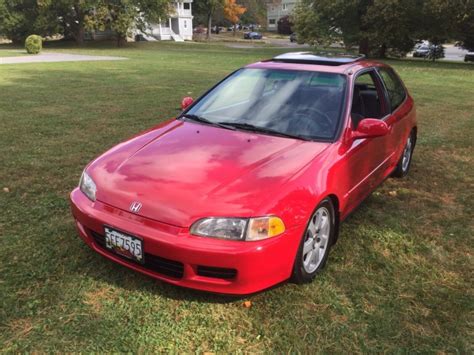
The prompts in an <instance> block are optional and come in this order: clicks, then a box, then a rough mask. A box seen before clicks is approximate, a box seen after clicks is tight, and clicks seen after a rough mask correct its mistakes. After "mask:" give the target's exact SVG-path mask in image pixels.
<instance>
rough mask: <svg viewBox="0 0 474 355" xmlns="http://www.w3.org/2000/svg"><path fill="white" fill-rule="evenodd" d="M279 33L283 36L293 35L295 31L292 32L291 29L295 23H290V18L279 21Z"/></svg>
mask: <svg viewBox="0 0 474 355" xmlns="http://www.w3.org/2000/svg"><path fill="white" fill-rule="evenodd" d="M277 25H278V33H279V34H282V35H291V34H292V33H293V31H292V30H291V27H292V26H293V23H291V21H290V16H283V17H282V18H280V19H279V20H278V23H277Z"/></svg>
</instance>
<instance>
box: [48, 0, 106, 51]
mask: <svg viewBox="0 0 474 355" xmlns="http://www.w3.org/2000/svg"><path fill="white" fill-rule="evenodd" d="M98 5H99V1H98V0H54V1H51V3H50V5H49V11H50V12H52V13H53V14H54V15H55V17H56V19H57V21H58V24H59V25H60V28H61V33H62V34H63V35H64V36H65V37H66V38H70V37H72V38H73V39H74V40H75V41H76V42H77V43H78V44H82V43H83V42H84V34H85V31H86V29H93V28H94V25H95V22H94V14H95V9H96V7H97V6H98Z"/></svg>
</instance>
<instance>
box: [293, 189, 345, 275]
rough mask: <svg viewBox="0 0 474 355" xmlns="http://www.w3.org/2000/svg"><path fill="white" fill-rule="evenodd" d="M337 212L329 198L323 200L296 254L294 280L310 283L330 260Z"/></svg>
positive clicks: (309, 223)
mask: <svg viewBox="0 0 474 355" xmlns="http://www.w3.org/2000/svg"><path fill="white" fill-rule="evenodd" d="M335 215H336V214H335V211H334V206H333V204H332V202H331V200H330V199H329V198H327V199H325V200H323V201H322V202H321V203H320V204H319V205H318V207H317V208H316V210H315V212H314V213H313V215H312V216H311V218H310V220H309V222H308V225H307V226H306V230H305V233H304V235H303V237H302V238H301V243H300V247H299V249H298V253H297V254H296V260H295V264H294V267H293V277H292V280H293V281H294V282H296V283H305V282H310V281H312V280H313V279H314V277H315V276H316V274H318V273H319V272H320V271H321V269H322V268H324V265H325V264H326V261H327V259H328V255H329V249H330V248H331V245H332V244H333V240H334V233H335V230H336V228H335V226H336V223H335Z"/></svg>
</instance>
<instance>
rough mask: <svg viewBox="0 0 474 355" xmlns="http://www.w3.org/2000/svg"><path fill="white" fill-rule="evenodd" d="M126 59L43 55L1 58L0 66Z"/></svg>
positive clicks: (77, 55)
mask: <svg viewBox="0 0 474 355" xmlns="http://www.w3.org/2000/svg"><path fill="white" fill-rule="evenodd" d="M125 59H127V58H124V57H111V56H95V55H82V54H65V53H47V52H46V53H41V54H37V55H23V56H19V57H0V64H25V63H54V62H86V61H103V60H125Z"/></svg>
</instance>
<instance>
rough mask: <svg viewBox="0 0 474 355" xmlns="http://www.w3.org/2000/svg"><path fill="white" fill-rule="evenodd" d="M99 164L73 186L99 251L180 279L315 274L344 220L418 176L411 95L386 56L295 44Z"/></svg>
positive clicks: (306, 277)
mask: <svg viewBox="0 0 474 355" xmlns="http://www.w3.org/2000/svg"><path fill="white" fill-rule="evenodd" d="M182 106H183V112H182V114H181V115H180V116H179V117H177V118H174V119H171V120H169V121H167V122H165V123H163V124H160V125H158V126H156V127H154V128H152V129H150V130H148V131H146V132H144V133H142V134H140V135H138V136H136V137H134V138H132V139H130V140H128V141H126V142H123V143H121V144H119V145H117V146H115V147H114V148H112V149H110V150H109V151H108V152H106V153H104V154H103V155H101V156H100V157H98V158H97V159H95V160H94V161H93V162H91V163H90V164H89V165H88V166H87V167H86V169H85V170H84V173H83V175H82V178H81V181H80V185H79V187H78V188H76V189H75V190H74V191H73V192H72V193H71V204H72V213H73V215H74V218H75V222H76V226H77V229H78V230H79V233H80V235H81V237H82V238H83V239H84V241H85V242H86V243H87V244H88V245H89V246H90V247H91V248H92V249H93V250H95V251H96V252H97V253H99V254H101V255H103V256H105V257H107V258H109V259H111V260H113V261H115V262H117V263H119V264H122V265H124V266H127V267H129V268H131V269H134V270H136V271H140V272H142V273H144V274H147V275H149V276H152V277H155V278H157V279H160V280H164V281H166V282H170V283H172V284H175V285H180V286H185V287H190V288H196V289H201V290H206V291H212V292H218V293H229V294H248V293H253V292H256V291H259V290H262V289H265V288H268V287H270V286H272V285H275V284H277V283H280V282H282V281H285V280H288V279H292V280H294V281H295V282H298V283H302V282H308V281H310V280H312V279H313V278H314V276H315V275H316V274H317V273H318V272H319V271H320V270H321V269H322V268H323V267H324V265H325V263H326V261H327V258H328V253H329V250H330V247H331V246H332V245H333V244H334V243H335V241H336V239H337V235H338V228H339V224H340V222H341V221H343V220H344V219H345V218H346V217H347V216H348V215H349V214H350V213H351V211H353V210H354V209H355V208H356V207H357V205H359V204H360V203H361V202H362V201H363V200H364V199H365V198H366V197H367V196H368V195H369V194H370V193H371V192H372V191H373V190H374V189H375V188H376V187H377V186H378V185H379V184H381V183H382V182H383V181H384V180H385V179H386V178H387V177H389V176H391V175H394V176H397V177H403V176H405V175H406V174H407V173H408V170H409V168H410V162H411V158H412V153H413V149H414V147H415V143H416V134H417V124H416V113H415V106H414V102H413V99H412V98H411V96H410V95H409V93H408V91H407V89H406V88H405V86H404V85H403V83H402V81H401V80H400V78H399V77H398V76H397V74H395V72H394V71H393V69H391V68H390V67H389V66H387V65H385V64H383V63H379V62H375V61H370V60H366V59H364V58H361V57H352V56H340V57H331V56H318V55H316V54H312V53H288V54H284V55H280V56H277V57H275V58H273V59H272V60H267V61H262V62H258V63H254V64H250V65H248V66H246V67H245V68H242V69H239V70H237V71H235V72H234V73H232V74H230V75H229V76H228V77H227V78H225V79H224V80H223V81H221V82H220V83H218V84H217V85H216V86H214V87H213V88H212V89H211V90H209V91H208V92H207V93H205V94H204V95H203V96H202V97H201V98H199V99H198V100H196V101H194V102H193V100H192V99H191V98H185V99H183V102H182Z"/></svg>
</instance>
